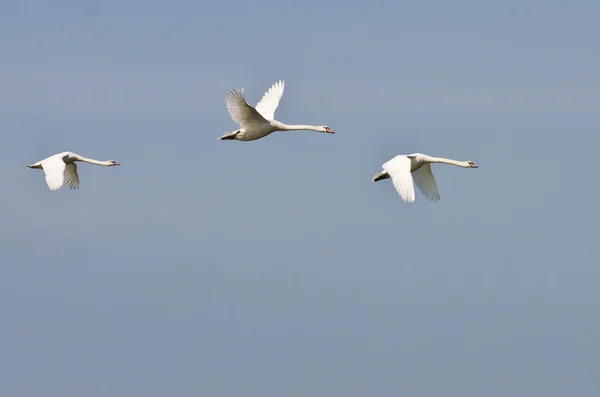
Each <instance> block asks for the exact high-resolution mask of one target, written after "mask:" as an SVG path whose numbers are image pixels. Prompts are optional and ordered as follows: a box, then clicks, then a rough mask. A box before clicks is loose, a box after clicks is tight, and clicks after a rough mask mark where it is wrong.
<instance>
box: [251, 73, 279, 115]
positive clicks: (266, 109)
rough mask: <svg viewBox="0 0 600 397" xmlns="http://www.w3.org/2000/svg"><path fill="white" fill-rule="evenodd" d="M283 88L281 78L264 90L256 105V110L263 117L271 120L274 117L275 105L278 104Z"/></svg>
mask: <svg viewBox="0 0 600 397" xmlns="http://www.w3.org/2000/svg"><path fill="white" fill-rule="evenodd" d="M283 89H284V83H283V80H279V81H278V82H276V83H275V84H273V85H272V86H271V88H269V89H268V90H267V92H265V94H264V95H263V97H262V99H261V100H260V102H258V104H257V105H256V111H257V112H258V113H260V114H261V115H262V116H263V117H264V118H265V119H267V120H273V118H274V117H275V110H277V106H279V101H280V100H281V96H282V95H283Z"/></svg>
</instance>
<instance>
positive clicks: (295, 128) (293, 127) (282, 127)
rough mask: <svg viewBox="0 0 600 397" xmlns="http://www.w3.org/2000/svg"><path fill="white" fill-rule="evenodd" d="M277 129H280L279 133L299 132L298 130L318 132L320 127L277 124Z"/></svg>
mask: <svg viewBox="0 0 600 397" xmlns="http://www.w3.org/2000/svg"><path fill="white" fill-rule="evenodd" d="M277 127H278V128H280V131H300V130H312V131H319V130H320V128H321V127H319V126H316V125H309V124H284V123H281V122H279V123H278V124H277Z"/></svg>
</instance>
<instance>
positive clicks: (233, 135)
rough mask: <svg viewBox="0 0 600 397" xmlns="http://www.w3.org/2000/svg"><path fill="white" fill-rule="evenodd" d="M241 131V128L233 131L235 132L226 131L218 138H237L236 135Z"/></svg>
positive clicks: (223, 139) (224, 139)
mask: <svg viewBox="0 0 600 397" xmlns="http://www.w3.org/2000/svg"><path fill="white" fill-rule="evenodd" d="M239 133H240V130H237V131H233V132H226V133H225V134H223V136H222V137H219V138H217V139H219V140H221V141H226V140H230V139H235V137H236V135H237V134H239Z"/></svg>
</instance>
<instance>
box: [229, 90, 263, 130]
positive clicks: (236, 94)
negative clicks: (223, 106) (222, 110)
mask: <svg viewBox="0 0 600 397" xmlns="http://www.w3.org/2000/svg"><path fill="white" fill-rule="evenodd" d="M225 102H226V103H227V110H228V111H229V115H230V116H231V118H232V119H233V121H235V122H236V123H238V124H239V125H240V126H242V128H243V127H244V126H246V125H249V124H252V123H256V122H261V121H262V122H263V123H266V122H267V121H266V120H265V119H264V118H263V116H261V115H260V114H259V113H258V112H257V111H256V109H254V108H253V107H252V106H250V105H248V102H246V98H244V89H243V88H241V89H237V90H233V91H230V92H229V94H228V95H227V99H226V101H225Z"/></svg>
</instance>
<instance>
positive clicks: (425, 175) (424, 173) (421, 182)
mask: <svg viewBox="0 0 600 397" xmlns="http://www.w3.org/2000/svg"><path fill="white" fill-rule="evenodd" d="M412 175H413V178H414V180H415V184H416V185H417V187H418V188H419V190H420V191H421V193H423V194H424V195H425V197H427V199H428V200H429V201H438V200H439V199H440V193H439V192H438V188H437V184H436V183H435V178H434V177H433V173H432V172H431V164H429V163H427V164H424V165H422V166H421V167H420V168H419V169H417V170H416V171H414V172H413V173H412Z"/></svg>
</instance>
